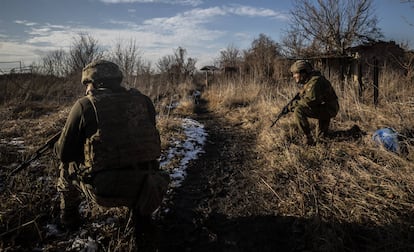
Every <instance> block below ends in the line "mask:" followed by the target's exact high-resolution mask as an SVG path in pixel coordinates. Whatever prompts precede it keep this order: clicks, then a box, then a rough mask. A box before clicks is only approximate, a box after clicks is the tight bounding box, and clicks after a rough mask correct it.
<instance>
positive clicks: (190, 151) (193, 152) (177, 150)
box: [160, 118, 208, 188]
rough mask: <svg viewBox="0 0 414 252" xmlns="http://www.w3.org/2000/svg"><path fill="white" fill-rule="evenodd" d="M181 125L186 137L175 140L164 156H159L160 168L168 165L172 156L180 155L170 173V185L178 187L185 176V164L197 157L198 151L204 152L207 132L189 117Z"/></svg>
mask: <svg viewBox="0 0 414 252" xmlns="http://www.w3.org/2000/svg"><path fill="white" fill-rule="evenodd" d="M182 127H183V129H184V134H185V135H186V139H185V140H184V141H175V142H173V143H172V147H171V148H170V149H169V150H168V151H167V154H166V156H164V157H161V162H160V166H161V168H162V167H164V166H166V165H168V164H169V163H170V161H171V159H173V158H177V157H180V159H181V161H180V163H179V166H178V167H174V168H173V169H172V172H171V174H170V177H171V187H173V188H174V187H179V186H181V183H182V182H183V181H184V179H185V177H186V176H187V165H188V163H189V162H190V161H191V160H195V159H197V158H198V155H199V154H200V153H204V149H203V148H204V143H205V141H206V139H207V135H208V134H207V133H206V131H205V129H204V125H202V124H201V123H199V122H197V121H195V120H193V119H190V118H184V119H183V123H182Z"/></svg>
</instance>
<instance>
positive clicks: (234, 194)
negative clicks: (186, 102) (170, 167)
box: [159, 101, 303, 251]
mask: <svg viewBox="0 0 414 252" xmlns="http://www.w3.org/2000/svg"><path fill="white" fill-rule="evenodd" d="M206 105H207V104H206V101H201V102H200V104H199V106H198V107H197V108H196V115H197V116H196V118H195V119H196V120H197V121H199V122H200V123H202V124H204V125H205V128H206V131H207V132H208V134H209V136H208V141H207V143H206V146H205V153H204V154H202V155H201V156H199V158H198V159H197V160H194V161H193V162H192V163H190V164H189V167H188V170H187V171H188V175H187V177H186V180H185V181H184V183H183V184H182V186H181V187H180V188H178V189H177V190H176V191H175V192H174V194H173V195H172V198H171V201H169V203H168V206H167V207H168V209H169V211H168V213H167V214H165V215H164V216H162V218H161V219H160V220H159V222H160V223H159V225H160V229H161V241H160V251H294V250H301V248H303V247H301V246H302V245H303V244H302V245H301V243H302V242H300V241H299V240H296V241H295V239H297V238H300V237H299V236H298V235H295V234H298V232H300V230H299V229H298V228H299V226H298V222H297V220H295V218H291V217H281V216H277V200H275V199H274V198H273V196H272V195H271V193H269V194H263V192H261V191H260V190H259V188H258V183H260V180H257V176H255V173H256V169H257V167H258V165H260V158H259V157H258V155H256V154H257V153H255V151H254V148H253V147H254V144H255V139H256V136H255V132H246V131H245V130H243V129H242V128H241V127H240V126H239V127H238V126H237V125H229V124H228V123H227V122H226V121H224V120H222V119H221V117H220V116H218V115H215V114H214V113H212V112H209V111H207V109H206V107H207V106H206ZM269 202H270V205H269ZM272 202H273V204H274V205H273V206H271V205H272Z"/></svg>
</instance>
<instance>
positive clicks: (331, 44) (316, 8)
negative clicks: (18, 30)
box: [39, 0, 383, 86]
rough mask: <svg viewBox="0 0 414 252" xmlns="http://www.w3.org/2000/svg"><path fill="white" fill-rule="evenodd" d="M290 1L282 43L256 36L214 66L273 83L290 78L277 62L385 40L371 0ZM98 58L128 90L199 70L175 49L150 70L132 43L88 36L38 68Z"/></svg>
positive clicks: (59, 72)
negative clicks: (117, 71)
mask: <svg viewBox="0 0 414 252" xmlns="http://www.w3.org/2000/svg"><path fill="white" fill-rule="evenodd" d="M292 3H293V8H292V10H291V11H290V18H291V19H290V23H289V24H290V25H289V27H288V29H287V30H286V31H284V36H283V38H282V40H281V42H280V43H278V42H276V41H274V40H273V39H271V38H270V37H269V36H267V35H265V34H260V35H259V36H258V37H257V38H255V39H254V40H253V41H252V43H251V45H250V47H249V48H247V49H244V50H242V49H239V48H237V47H235V46H234V45H232V44H230V45H229V46H228V47H227V48H226V49H224V50H222V51H220V52H219V55H218V57H217V59H215V62H214V65H215V66H216V67H218V68H225V67H228V66H231V67H233V68H236V70H237V71H238V72H239V73H240V75H239V76H243V77H244V78H245V79H250V80H254V81H260V82H262V81H276V80H279V79H281V78H283V77H285V76H286V75H287V74H288V73H285V72H283V71H281V69H287V67H286V66H285V65H284V64H286V63H284V61H282V60H281V59H286V58H309V57H314V56H317V55H323V54H325V55H326V54H329V55H337V56H343V55H345V54H346V49H347V48H349V47H352V46H356V45H360V44H363V43H366V42H372V41H377V40H379V39H381V38H382V37H383V35H382V33H381V30H380V28H379V27H378V18H377V17H376V15H375V12H374V6H373V1H372V0H318V1H311V0H294V1H293V2H292ZM101 58H106V59H109V60H112V61H114V62H115V63H117V64H118V65H119V66H120V67H121V69H122V71H123V72H124V74H125V83H126V85H129V86H136V85H139V83H137V82H140V81H150V78H151V76H153V75H157V76H158V80H159V81H161V82H163V83H168V84H171V85H177V84H179V83H182V82H186V81H189V80H192V78H193V76H194V74H195V73H196V72H197V69H196V63H197V59H196V58H193V57H189V56H188V55H187V50H186V49H185V48H182V47H178V48H176V49H174V50H173V53H172V54H171V55H167V56H163V57H162V58H160V59H158V61H157V62H156V63H155V67H153V66H152V65H151V63H150V62H147V61H145V60H144V58H143V52H142V50H141V49H140V48H139V45H138V43H137V41H136V40H129V41H127V42H125V41H118V42H117V43H116V44H115V46H114V47H113V48H112V50H111V51H105V50H103V48H102V47H101V46H100V45H99V42H98V40H97V39H96V38H94V37H92V36H91V35H89V34H87V33H80V34H78V36H77V37H75V38H74V40H73V43H72V45H71V47H70V49H69V51H64V50H57V51H53V52H50V53H49V54H48V55H46V56H45V57H43V58H42V60H41V62H40V64H39V69H41V72H42V73H44V74H48V75H55V76H62V77H63V76H71V75H73V74H76V73H79V72H80V71H81V69H82V68H83V67H84V66H85V65H86V64H87V63H89V62H90V61H92V60H96V59H101ZM138 77H139V78H138Z"/></svg>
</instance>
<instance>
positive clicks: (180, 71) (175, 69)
mask: <svg viewBox="0 0 414 252" xmlns="http://www.w3.org/2000/svg"><path fill="white" fill-rule="evenodd" d="M186 55H187V51H186V50H185V49H184V48H182V47H178V48H177V49H176V51H175V52H174V55H167V56H164V57H162V58H161V59H160V60H158V63H157V67H158V70H159V71H160V74H161V75H163V76H164V77H167V80H168V81H169V83H171V84H175V85H176V84H179V83H180V82H183V81H186V80H187V79H189V78H191V77H192V76H193V74H194V72H195V70H196V67H195V64H196V63H197V60H196V59H194V58H187V59H186V58H185V57H186Z"/></svg>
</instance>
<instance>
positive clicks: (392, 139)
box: [372, 127, 400, 153]
mask: <svg viewBox="0 0 414 252" xmlns="http://www.w3.org/2000/svg"><path fill="white" fill-rule="evenodd" d="M372 140H373V141H374V142H376V143H377V144H378V145H382V146H384V148H385V149H387V150H389V151H392V152H395V153H399V152H400V146H399V143H398V133H397V131H395V130H394V129H393V128H389V127H387V128H382V129H379V130H377V131H375V132H374V134H373V135H372Z"/></svg>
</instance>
